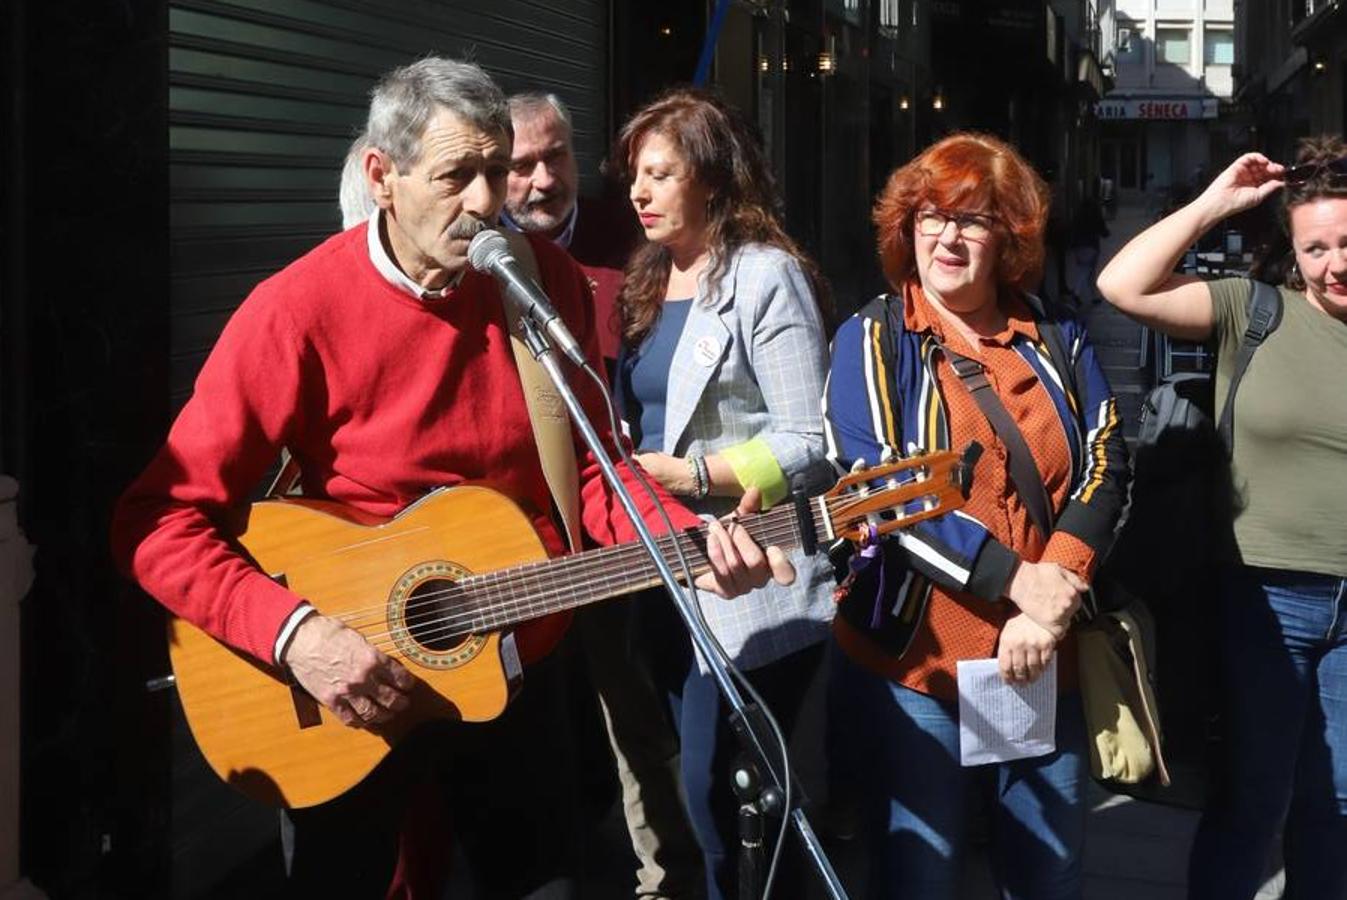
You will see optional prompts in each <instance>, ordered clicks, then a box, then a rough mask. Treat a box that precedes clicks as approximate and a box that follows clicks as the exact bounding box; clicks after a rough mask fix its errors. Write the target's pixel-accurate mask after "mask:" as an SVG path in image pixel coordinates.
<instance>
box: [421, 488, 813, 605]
mask: <svg viewBox="0 0 1347 900" xmlns="http://www.w3.org/2000/svg"><path fill="white" fill-rule="evenodd" d="M809 509H810V515H811V518H812V519H813V527H814V529H815V533H816V534H818V535H822V534H823V533H824V532H823V521H822V515H821V513H820V512H819V510H818V509H817V506H816V505H815V504H813V503H811V504H810V506H809ZM739 523H740V524H741V525H742V526H743V527H744V528H746V529H748V532H749V534H750V535H752V536H753V539H754V540H755V541H757V543H758V545H759V546H763V547H765V546H767V545H769V544H771V545H775V546H777V547H780V548H781V549H782V550H784V551H787V552H789V551H791V550H794V549H796V548H797V547H799V546H801V545H802V543H803V540H802V538H801V534H800V521H799V517H798V516H797V514H796V509H795V507H794V506H793V505H792V504H790V503H784V504H782V505H780V506H777V507H776V508H774V509H771V510H769V511H768V512H765V513H760V514H758V515H753V516H744V517H741V518H740V519H739ZM707 527H708V526H706V525H702V526H700V527H698V528H695V529H689V530H687V531H680V532H678V533H677V534H675V535H668V534H666V535H661V536H660V537H658V538H656V543H657V544H658V546H659V549H660V552H661V554H662V555H663V557H664V558H665V559H666V560H669V561H670V567H671V568H672V569H673V570H674V574H675V576H677V577H678V578H679V579H680V580H682V576H683V573H682V571H681V567H680V566H679V565H678V563H677V558H676V555H675V552H674V541H675V540H677V542H678V546H679V547H681V548H682V550H683V553H684V554H685V555H686V557H687V560H688V564H689V565H690V566H691V568H692V572H693V574H694V575H700V574H701V573H703V572H705V571H707V570H708V569H709V568H710V563H709V561H708V560H707V556H706V552H707V551H706V532H707ZM659 583H660V577H659V574H658V571H657V569H656V568H655V563H654V562H653V561H652V560H651V559H650V557H649V556H648V555H647V554H646V552H645V548H644V547H643V546H642V545H641V544H640V543H634V544H621V545H618V546H615V547H605V548H602V549H599V550H590V551H587V552H584V553H577V554H574V555H572V556H566V557H561V558H558V559H549V560H541V561H539V562H533V563H526V564H524V565H520V566H513V567H511V568H506V569H498V570H496V571H493V572H488V573H484V574H482V575H473V576H471V577H469V578H466V579H464V580H462V581H460V582H457V583H456V584H455V585H454V588H453V590H452V594H453V596H449V597H446V598H445V602H446V605H447V606H450V607H451V608H453V609H454V610H455V612H456V613H458V614H459V615H458V616H456V617H455V618H459V616H463V615H465V614H468V611H469V610H471V614H470V615H471V618H470V620H469V621H468V622H467V623H465V624H467V625H468V626H469V629H470V630H471V631H473V632H483V631H493V630H496V629H500V628H504V627H506V626H509V625H514V624H517V623H519V622H523V621H528V620H530V619H536V618H539V617H540V616H545V615H548V614H550V613H556V612H563V611H565V610H568V609H574V608H576V607H580V606H584V605H586V604H589V603H596V602H598V601H600V600H605V599H608V598H609V597H617V596H620V595H622V594H627V593H631V592H632V591H636V590H641V589H642V588H647V587H653V586H655V585H657V584H659Z"/></svg>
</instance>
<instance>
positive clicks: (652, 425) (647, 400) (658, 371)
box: [620, 299, 692, 452]
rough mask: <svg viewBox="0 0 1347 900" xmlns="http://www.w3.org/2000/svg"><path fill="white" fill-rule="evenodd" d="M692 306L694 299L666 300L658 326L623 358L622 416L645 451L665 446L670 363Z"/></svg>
mask: <svg viewBox="0 0 1347 900" xmlns="http://www.w3.org/2000/svg"><path fill="white" fill-rule="evenodd" d="M691 309H692V300H691V299H688V300H665V301H664V309H663V310H661V311H660V317H659V319H658V321H656V322H655V327H654V328H653V329H651V331H650V333H649V334H647V335H646V337H645V340H644V341H642V342H641V346H640V347H639V348H637V350H636V351H635V352H633V353H630V354H628V355H627V357H626V359H625V360H624V361H623V363H624V364H623V366H622V374H621V376H620V377H621V378H622V394H623V401H624V403H623V407H624V409H623V417H624V418H625V419H626V420H627V423H628V424H629V425H630V427H631V429H632V435H631V440H632V443H634V444H635V445H636V449H638V450H641V451H643V452H646V451H652V450H653V451H661V450H663V449H664V409H665V407H666V405H667V403H666V400H667V396H668V392H669V366H670V365H671V364H672V363H673V356H674V350H676V349H677V348H678V339H679V338H680V337H682V336H683V326H684V325H686V324H687V321H688V311H689V310H691Z"/></svg>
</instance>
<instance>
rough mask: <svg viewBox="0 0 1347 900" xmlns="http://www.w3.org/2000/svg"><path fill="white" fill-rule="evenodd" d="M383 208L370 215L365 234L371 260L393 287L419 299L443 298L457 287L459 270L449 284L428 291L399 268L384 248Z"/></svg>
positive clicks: (460, 276) (461, 276) (459, 278)
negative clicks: (382, 233) (382, 235)
mask: <svg viewBox="0 0 1347 900" xmlns="http://www.w3.org/2000/svg"><path fill="white" fill-rule="evenodd" d="M383 214H384V210H383V209H382V208H376V209H375V210H374V212H373V213H371V214H370V217H369V229H368V233H367V234H366V236H365V239H366V243H367V244H368V245H369V258H370V262H372V263H374V268H376V269H378V270H379V274H380V275H382V276H383V277H384V279H385V280H386V281H387V282H388V283H389V284H391V285H393V287H395V288H397V289H398V290H401V291H404V292H405V293H408V294H411V295H412V296H413V297H415V298H416V299H417V300H442V299H444V295H445V293H446V292H447V291H449V290H450V289H452V288H453V287H455V286H456V285H457V284H458V282H459V281H460V280H461V279H462V278H463V273H462V272H459V273H458V275H457V276H455V277H454V279H453V280H452V281H450V282H449V283H448V284H447V285H445V286H444V287H442V288H440V289H439V290H437V291H428V290H426V289H425V288H423V287H421V285H419V284H417V283H416V282H415V281H412V279H411V278H410V277H409V276H408V275H407V273H406V272H404V271H402V270H401V269H399V268H398V264H397V263H396V262H394V261H393V258H392V257H391V256H389V255H388V250H387V249H385V248H384V242H383V239H382V238H381V237H380V236H379V230H380V228H382V227H383Z"/></svg>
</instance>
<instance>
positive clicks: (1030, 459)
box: [940, 344, 1052, 539]
mask: <svg viewBox="0 0 1347 900" xmlns="http://www.w3.org/2000/svg"><path fill="white" fill-rule="evenodd" d="M940 349H941V350H942V351H943V352H944V354H945V358H946V359H948V360H949V363H950V365H951V366H953V368H954V371H955V373H956V374H957V375H958V376H959V380H960V381H962V382H963V385H964V387H965V388H967V389H968V393H970V394H972V396H973V399H974V400H975V401H976V402H977V405H978V407H979V408H980V409H981V410H982V414H983V415H984V416H986V417H987V422H988V423H989V424H990V425H991V426H992V431H994V432H996V436H997V437H999V438H1000V439H1001V443H1003V444H1005V445H1006V456H1007V458H1008V462H1009V463H1010V478H1011V480H1012V481H1014V482H1015V491H1016V492H1017V493H1018V494H1019V495H1020V499H1022V500H1023V501H1024V505H1025V506H1026V507H1027V508H1028V510H1029V518H1030V519H1032V520H1033V523H1034V526H1035V527H1036V528H1037V529H1038V531H1039V534H1041V535H1043V537H1044V539H1046V538H1047V537H1048V535H1049V534H1051V533H1052V504H1051V502H1050V501H1049V500H1048V490H1047V488H1046V487H1044V486H1043V476H1042V475H1041V474H1039V471H1038V465H1037V464H1036V463H1035V462H1034V456H1033V454H1032V453H1030V452H1029V446H1028V445H1027V444H1026V443H1025V442H1024V435H1023V434H1021V433H1020V428H1019V426H1018V425H1016V424H1015V420H1014V419H1012V418H1011V417H1010V413H1009V412H1007V411H1006V408H1005V405H1004V404H1003V403H1002V402H1001V399H1000V398H999V397H997V396H996V391H994V390H992V386H991V382H989V381H988V380H987V374H986V370H985V368H984V367H983V365H982V363H980V362H977V361H976V360H972V359H969V358H968V357H966V356H963V355H961V354H959V353H955V352H953V351H952V350H950V349H949V348H948V347H946V346H944V345H943V344H942V345H941V347H940Z"/></svg>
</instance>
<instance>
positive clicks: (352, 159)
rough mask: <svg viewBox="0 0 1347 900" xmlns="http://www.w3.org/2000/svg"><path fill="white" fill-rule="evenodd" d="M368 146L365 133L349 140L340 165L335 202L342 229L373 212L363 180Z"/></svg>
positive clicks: (349, 226)
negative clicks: (339, 180)
mask: <svg viewBox="0 0 1347 900" xmlns="http://www.w3.org/2000/svg"><path fill="white" fill-rule="evenodd" d="M368 147H369V140H368V139H367V138H366V137H365V135H363V134H362V135H360V136H359V137H358V138H356V139H355V140H354V141H352V142H351V149H350V150H348V151H346V162H345V164H343V165H342V167H341V187H340V188H338V190H337V202H338V203H339V204H341V227H342V228H344V229H345V228H351V227H353V226H356V225H359V224H360V223H361V222H363V221H365V220H366V219H368V218H369V217H370V216H372V215H373V214H374V207H375V205H376V204H375V202H374V198H373V197H371V196H370V192H369V185H368V184H367V183H366V182H365V167H364V165H363V164H362V163H363V161H364V160H363V157H364V155H365V150H366V149H367V148H368Z"/></svg>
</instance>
